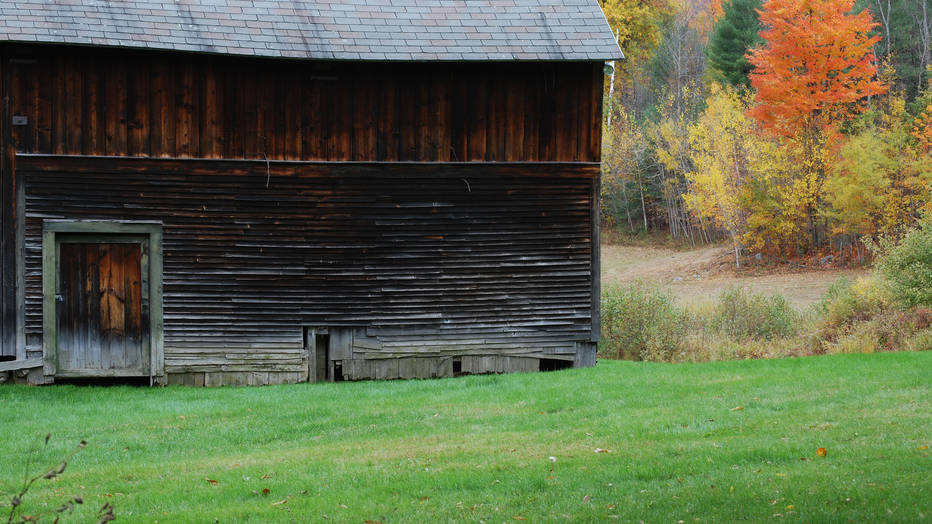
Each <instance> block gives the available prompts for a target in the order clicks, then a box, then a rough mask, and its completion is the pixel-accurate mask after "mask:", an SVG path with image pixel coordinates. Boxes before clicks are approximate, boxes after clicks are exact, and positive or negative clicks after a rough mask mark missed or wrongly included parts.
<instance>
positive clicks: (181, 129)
mask: <svg viewBox="0 0 932 524" xmlns="http://www.w3.org/2000/svg"><path fill="white" fill-rule="evenodd" d="M11 56H13V57H14V58H15V60H14V63H12V65H11V67H12V68H13V69H14V71H13V73H12V82H11V85H10V89H11V102H12V111H13V114H15V115H21V116H26V117H28V123H27V124H25V125H20V126H15V127H13V129H12V133H13V138H14V140H15V143H16V150H17V151H18V152H20V153H44V154H67V155H110V156H144V157H182V158H226V159H265V158H268V159H272V160H312V161H316V160H329V161H335V160H356V161H399V160H400V161H409V160H410V161H445V162H449V161H565V162H572V161H583V162H598V161H599V153H600V146H601V135H600V134H601V127H600V117H601V100H602V98H601V97H602V71H601V67H602V65H601V63H592V62H569V63H567V62H562V63H447V64H444V63H439V64H438V63H433V64H428V63H414V64H411V63H407V64H405V63H400V64H399V63H393V64H385V63H358V62H352V63H351V62H309V61H289V60H268V59H266V60H260V59H249V58H241V57H235V58H231V57H224V56H210V55H196V54H182V53H165V52H143V51H130V50H112V49H111V50H108V49H101V48H81V47H60V46H31V47H19V48H12V50H11Z"/></svg>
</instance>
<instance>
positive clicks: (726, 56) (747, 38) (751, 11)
mask: <svg viewBox="0 0 932 524" xmlns="http://www.w3.org/2000/svg"><path fill="white" fill-rule="evenodd" d="M762 5H763V0H731V1H730V2H726V3H725V5H724V6H723V7H724V14H723V15H722V18H720V19H719V21H718V22H717V23H716V24H715V27H714V28H713V30H712V35H711V36H710V37H709V45H708V47H706V50H705V54H706V57H707V58H708V60H709V72H710V73H711V74H712V77H713V78H714V79H716V80H718V81H720V82H723V83H728V84H730V85H732V86H734V87H748V86H750V85H751V81H750V79H749V78H748V74H750V72H751V68H752V66H751V63H750V62H749V61H748V59H747V53H748V50H749V49H751V48H752V47H755V46H758V45H760V44H762V43H763V39H761V37H760V36H759V35H758V32H760V30H761V25H760V19H759V18H758V16H757V10H758V9H760V8H761V6H762Z"/></svg>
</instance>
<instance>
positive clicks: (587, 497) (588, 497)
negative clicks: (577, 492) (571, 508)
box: [582, 495, 592, 502]
mask: <svg viewBox="0 0 932 524" xmlns="http://www.w3.org/2000/svg"><path fill="white" fill-rule="evenodd" d="M590 500H592V497H590V496H589V495H586V496H585V497H583V498H582V501H583V502H589V501H590Z"/></svg>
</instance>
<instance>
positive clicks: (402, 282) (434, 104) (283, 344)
mask: <svg viewBox="0 0 932 524" xmlns="http://www.w3.org/2000/svg"><path fill="white" fill-rule="evenodd" d="M0 56H2V61H0V92H2V107H0V128H2V129H0V146H2V149H0V275H2V281H0V284H2V285H0V378H4V379H6V380H10V379H13V380H17V381H23V382H30V383H50V382H54V381H55V380H63V379H75V378H77V379H80V378H90V379H98V378H106V377H111V378H112V377H126V378H129V377H136V378H138V379H140V380H146V379H148V381H149V382H150V383H152V384H189V385H198V386H200V385H204V386H214V385H239V384H273V383H286V382H300V381H325V380H360V379H391V378H418V377H446V376H454V375H459V374H469V373H500V372H511V371H536V370H550V369H560V368H564V367H573V366H576V367H579V366H591V365H593V364H594V363H595V355H596V344H597V342H598V340H599V298H598V297H599V245H598V227H599V225H598V194H599V168H600V164H599V162H600V148H601V127H600V122H601V115H602V89H603V70H604V67H605V65H604V64H605V61H606V60H612V59H616V58H620V57H621V52H620V50H619V48H618V46H617V45H616V43H615V41H614V38H613V36H612V34H611V31H610V29H609V28H608V25H607V23H606V20H605V18H604V16H603V14H602V12H601V10H600V8H599V6H598V4H597V3H596V2H595V0H468V1H463V0H456V1H449V0H367V1H360V0H354V1H337V0H330V1H328V0H322V1H302V0H210V1H209V2H205V1H202V0H108V1H101V0H72V1H68V2H60V1H53V0H6V1H4V2H3V4H2V5H0Z"/></svg>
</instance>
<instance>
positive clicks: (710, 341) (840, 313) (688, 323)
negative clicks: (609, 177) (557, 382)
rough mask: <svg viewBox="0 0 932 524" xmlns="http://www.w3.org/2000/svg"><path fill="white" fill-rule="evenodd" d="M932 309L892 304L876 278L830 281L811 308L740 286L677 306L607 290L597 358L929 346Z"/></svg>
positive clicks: (646, 293) (656, 295) (663, 296)
mask: <svg viewBox="0 0 932 524" xmlns="http://www.w3.org/2000/svg"><path fill="white" fill-rule="evenodd" d="M930 325H932V310H930V309H928V308H924V307H921V306H920V307H912V308H902V307H897V306H896V302H895V301H894V299H893V297H892V295H891V293H890V291H889V289H888V287H886V286H885V285H884V284H883V282H882V281H880V280H878V279H877V278H876V277H869V278H863V279H859V280H858V281H854V282H852V281H850V280H847V279H840V280H839V281H837V282H835V283H834V284H833V285H832V286H831V287H830V288H829V289H828V291H827V292H826V293H825V295H824V296H823V297H822V300H821V301H820V303H819V304H817V305H816V306H815V307H813V308H811V309H809V310H804V311H797V310H795V309H794V308H793V307H792V306H791V305H790V304H789V302H788V301H787V300H786V299H785V298H784V297H783V296H782V295H779V294H777V295H760V294H755V293H751V292H748V291H747V290H744V289H740V288H732V289H728V290H725V291H723V292H722V293H721V294H720V295H719V296H718V297H717V299H716V300H715V302H714V303H713V304H711V305H709V306H705V307H700V308H688V307H683V306H681V305H679V304H678V303H677V302H676V299H675V297H673V296H672V295H671V294H670V293H669V292H668V291H666V290H664V289H663V288H661V287H659V286H657V285H647V284H636V285H629V286H613V287H609V288H606V289H605V290H604V291H603V295H602V342H601V343H600V345H599V354H600V356H602V357H603V358H611V359H625V360H647V361H654V362H706V361H716V360H734V359H747V358H776V357H787V356H805V355H819V354H827V353H876V352H880V351H919V350H927V349H930V348H932V328H930Z"/></svg>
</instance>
